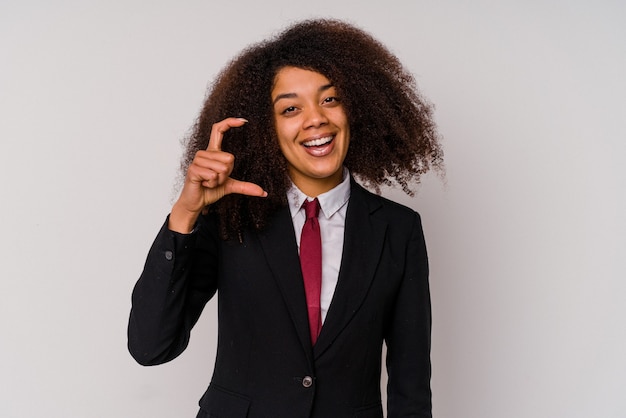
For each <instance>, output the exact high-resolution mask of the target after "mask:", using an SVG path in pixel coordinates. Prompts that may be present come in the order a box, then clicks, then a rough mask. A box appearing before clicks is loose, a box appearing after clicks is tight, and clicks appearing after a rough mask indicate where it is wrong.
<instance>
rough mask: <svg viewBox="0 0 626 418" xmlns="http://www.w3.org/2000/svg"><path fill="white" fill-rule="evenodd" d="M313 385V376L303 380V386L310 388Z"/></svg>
mask: <svg viewBox="0 0 626 418" xmlns="http://www.w3.org/2000/svg"><path fill="white" fill-rule="evenodd" d="M311 385H313V378H312V377H311V376H305V377H304V379H302V386H304V387H305V388H310V387H311Z"/></svg>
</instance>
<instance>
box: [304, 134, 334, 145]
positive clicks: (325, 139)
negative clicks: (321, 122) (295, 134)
mask: <svg viewBox="0 0 626 418" xmlns="http://www.w3.org/2000/svg"><path fill="white" fill-rule="evenodd" d="M333 139H335V137H334V136H332V135H329V136H325V137H322V138H317V139H312V140H310V141H306V142H303V143H302V145H304V146H305V147H307V148H310V147H322V146H324V145H327V144H330V143H331V142H332V141H333Z"/></svg>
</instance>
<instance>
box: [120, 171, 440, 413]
mask: <svg viewBox="0 0 626 418" xmlns="http://www.w3.org/2000/svg"><path fill="white" fill-rule="evenodd" d="M166 225H167V223H166V224H165V225H164V226H163V228H162V229H161V231H160V232H159V234H158V236H157V238H156V240H155V242H154V244H153V245H152V248H151V249H150V252H149V254H148V258H147V261H146V264H145V268H144V271H143V273H142V274H141V277H140V278H139V281H138V282H137V284H136V286H135V289H134V291H133V297H132V310H131V314H130V321H129V328H128V344H129V350H130V352H131V354H132V355H133V357H134V358H135V359H136V360H137V361H138V362H139V363H140V364H143V365H152V364H159V363H163V362H166V361H169V360H172V359H173V358H175V357H176V356H178V355H179V354H180V353H181V352H182V351H183V350H184V349H185V347H186V346H187V343H188V341H189V334H190V331H191V328H192V327H193V325H194V324H195V323H196V321H197V319H198V317H199V316H200V313H201V311H202V309H203V307H204V306H205V304H206V302H207V301H208V300H209V299H210V298H211V297H212V296H213V295H214V294H215V292H216V291H217V292H218V315H219V321H218V323H219V335H218V348H217V359H216V363H215V369H214V373H213V378H212V380H211V384H210V385H209V388H208V389H207V391H206V392H205V394H204V396H203V397H202V399H201V400H200V407H201V409H200V412H199V413H198V417H229V418H239V417H249V418H256V417H264V418H266V417H271V418H281V417H285V418H298V417H323V418H341V417H372V418H380V417H382V416H383V413H382V405H381V395H380V376H381V351H382V343H383V340H385V341H386V343H387V359H386V362H387V371H388V376H389V380H388V404H387V407H388V416H389V417H393V418H395V417H431V392H430V330H431V316H430V296H429V288H428V261H427V256H426V247H425V243H424V237H423V233H422V227H421V223H420V218H419V215H418V214H417V213H416V212H414V211H412V210H411V209H409V208H406V207H404V206H401V205H399V204H396V203H394V202H391V201H389V200H387V199H384V198H382V197H380V196H377V195H374V194H372V193H370V192H368V191H366V190H365V189H363V188H362V187H361V186H359V185H358V184H356V183H355V182H354V181H352V185H351V196H350V201H349V203H348V208H347V214H346V227H345V239H344V250H343V256H342V261H341V268H340V273H339V278H338V282H337V287H336V290H335V294H334V297H333V300H332V303H331V305H330V308H329V311H328V314H327V317H326V320H325V322H324V326H323V327H322V331H321V333H320V335H319V338H318V341H317V343H316V344H315V346H314V347H311V341H310V337H309V330H308V320H307V309H306V303H305V292H304V286H303V282H302V275H301V271H300V263H299V259H298V250H297V244H296V239H295V233H294V229H293V223H292V221H291V216H290V212H289V209H288V208H287V207H285V208H283V209H281V210H280V211H279V212H278V213H277V214H276V215H275V217H274V218H273V219H272V222H271V223H270V225H269V227H268V228H266V229H265V230H263V231H262V232H246V233H245V234H244V235H243V240H242V243H240V242H238V241H237V242H231V241H223V240H220V239H219V238H218V236H217V225H216V222H215V219H213V218H212V217H211V216H206V217H201V219H200V220H199V221H198V226H197V231H196V232H194V233H192V234H190V235H182V234H177V233H174V232H171V231H169V230H168V229H167V226H166Z"/></svg>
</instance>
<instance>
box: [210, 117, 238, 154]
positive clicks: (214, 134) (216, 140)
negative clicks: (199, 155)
mask: <svg viewBox="0 0 626 418" xmlns="http://www.w3.org/2000/svg"><path fill="white" fill-rule="evenodd" d="M246 122H248V121H247V120H246V119H244V118H226V119H224V120H222V121H219V122H217V123H214V124H213V127H212V128H211V136H210V138H209V146H208V147H207V150H210V151H221V150H222V139H224V132H226V131H228V130H229V129H230V128H238V127H240V126H243V125H244V124H245V123H246Z"/></svg>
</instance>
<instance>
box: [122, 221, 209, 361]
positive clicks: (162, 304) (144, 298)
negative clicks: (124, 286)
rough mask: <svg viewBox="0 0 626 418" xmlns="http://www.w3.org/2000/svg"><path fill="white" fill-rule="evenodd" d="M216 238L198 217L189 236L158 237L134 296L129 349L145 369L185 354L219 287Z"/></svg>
mask: <svg viewBox="0 0 626 418" xmlns="http://www.w3.org/2000/svg"><path fill="white" fill-rule="evenodd" d="M217 259H218V245H217V235H216V234H213V233H212V231H211V227H210V225H209V223H208V222H207V221H205V220H204V219H202V218H201V219H200V220H199V221H198V225H197V227H196V230H195V231H194V232H192V233H191V234H188V235H186V234H179V233H176V232H173V231H170V230H169V229H168V228H167V220H166V222H165V224H164V225H163V226H162V227H161V230H160V231H159V233H158V234H157V237H156V239H155V240H154V243H153V244H152V247H151V248H150V251H149V252H148V257H147V259H146V263H145V265H144V269H143V272H142V273H141V276H140V277H139V280H138V281H137V283H136V285H135V288H134V290H133V294H132V308H131V312H130V318H129V322H128V349H129V351H130V353H131V355H132V356H133V358H134V359H135V360H136V361H137V362H138V363H139V364H142V365H144V366H148V365H155V364H161V363H165V362H167V361H170V360H172V359H174V358H175V357H177V356H178V355H179V354H180V353H182V352H183V351H184V350H185V348H186V347H187V344H188V343H189V335H190V332H191V328H192V327H193V326H194V325H195V323H196V322H197V320H198V318H199V317H200V314H201V313H202V310H203V309H204V306H205V305H206V303H207V302H208V301H209V299H211V297H213V295H214V294H215V292H216V289H217Z"/></svg>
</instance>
